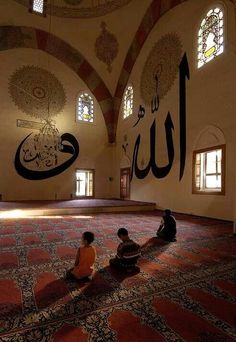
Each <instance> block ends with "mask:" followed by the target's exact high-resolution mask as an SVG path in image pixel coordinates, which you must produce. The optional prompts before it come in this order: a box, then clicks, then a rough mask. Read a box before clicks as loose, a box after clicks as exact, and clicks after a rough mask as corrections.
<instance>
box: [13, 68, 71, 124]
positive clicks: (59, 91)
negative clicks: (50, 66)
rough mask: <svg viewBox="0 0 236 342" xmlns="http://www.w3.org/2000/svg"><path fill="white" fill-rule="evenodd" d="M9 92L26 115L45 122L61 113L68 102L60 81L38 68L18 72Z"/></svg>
mask: <svg viewBox="0 0 236 342" xmlns="http://www.w3.org/2000/svg"><path fill="white" fill-rule="evenodd" d="M9 92H10V95H11V98H12V100H13V101H14V103H15V104H16V105H17V106H18V107H19V108H20V109H21V110H22V111H23V112H24V113H26V114H28V115H30V116H33V117H35V118H39V119H44V120H45V119H50V118H51V117H53V116H54V115H57V114H58V113H60V112H61V111H62V110H63V108H64V106H65V102H66V95H65V92H64V89H63V86H62V84H61V83H60V81H59V80H58V79H57V78H56V77H55V76H54V75H53V74H52V73H50V72H48V71H47V70H44V69H41V68H39V67H36V66H28V65H26V66H23V67H21V68H20V69H18V70H16V71H15V72H14V73H13V74H12V75H11V77H10V80H9Z"/></svg>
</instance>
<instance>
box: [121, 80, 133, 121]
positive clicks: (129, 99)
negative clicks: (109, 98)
mask: <svg viewBox="0 0 236 342" xmlns="http://www.w3.org/2000/svg"><path fill="white" fill-rule="evenodd" d="M133 100H134V89H133V87H132V85H129V86H128V87H127V88H126V90H125V96H124V107H123V118H124V119H125V118H127V117H128V116H130V115H131V114H133Z"/></svg>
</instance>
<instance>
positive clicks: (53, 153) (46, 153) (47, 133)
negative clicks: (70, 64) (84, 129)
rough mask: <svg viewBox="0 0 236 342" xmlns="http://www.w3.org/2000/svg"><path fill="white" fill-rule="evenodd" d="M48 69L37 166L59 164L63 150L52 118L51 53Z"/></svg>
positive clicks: (37, 141) (36, 140)
mask: <svg viewBox="0 0 236 342" xmlns="http://www.w3.org/2000/svg"><path fill="white" fill-rule="evenodd" d="M52 1H53V0H51V2H50V3H49V4H48V5H49V6H50V11H49V39H50V37H51V27H52V15H51V9H52V6H53V4H52ZM47 69H48V79H47V94H48V106H47V115H46V117H45V118H44V119H42V124H43V125H42V128H41V129H40V130H39V133H37V134H35V135H34V137H33V144H34V149H35V150H36V151H38V160H37V166H38V167H39V168H42V167H45V166H52V165H57V163H58V153H59V152H60V151H61V150H62V141H61V137H60V134H59V131H58V129H57V127H56V122H55V120H52V119H51V115H50V101H51V93H52V92H51V89H49V87H50V82H49V77H50V60H49V55H48V56H47Z"/></svg>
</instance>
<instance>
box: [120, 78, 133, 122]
mask: <svg viewBox="0 0 236 342" xmlns="http://www.w3.org/2000/svg"><path fill="white" fill-rule="evenodd" d="M129 87H132V90H133V99H132V113H131V114H129V115H128V116H126V117H125V116H124V110H125V96H126V92H127V90H128V88H129ZM122 104H123V106H122V119H123V120H126V119H128V118H130V117H132V115H133V114H134V86H133V84H132V83H129V84H128V85H127V86H126V87H125V91H124V94H123V101H122Z"/></svg>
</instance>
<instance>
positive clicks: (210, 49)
mask: <svg viewBox="0 0 236 342" xmlns="http://www.w3.org/2000/svg"><path fill="white" fill-rule="evenodd" d="M223 51H224V14H223V11H222V9H221V8H219V7H215V8H214V9H211V10H210V11H209V12H208V13H207V15H206V17H205V18H204V19H203V20H202V22H201V26H200V29H199V31H198V68H201V67H202V66H203V65H204V64H206V63H208V62H210V61H211V60H213V59H214V58H215V57H216V56H218V55H220V54H221V53H223Z"/></svg>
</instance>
